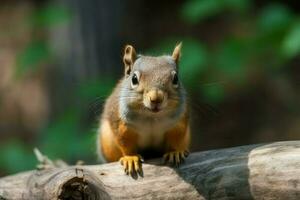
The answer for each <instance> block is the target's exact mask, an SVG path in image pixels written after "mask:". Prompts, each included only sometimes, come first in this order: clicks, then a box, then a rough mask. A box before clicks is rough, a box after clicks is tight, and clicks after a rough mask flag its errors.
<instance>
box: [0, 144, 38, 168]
mask: <svg viewBox="0 0 300 200" xmlns="http://www.w3.org/2000/svg"><path fill="white" fill-rule="evenodd" d="M0 152H1V154H0V167H1V169H5V170H6V171H7V172H8V173H9V174H13V173H16V172H19V171H24V170H30V169H33V168H34V167H35V164H36V159H35V157H34V154H33V151H32V150H31V149H30V148H29V149H28V147H26V146H25V145H24V144H23V143H22V142H21V141H18V140H15V141H10V142H6V144H4V145H1V146H0Z"/></svg>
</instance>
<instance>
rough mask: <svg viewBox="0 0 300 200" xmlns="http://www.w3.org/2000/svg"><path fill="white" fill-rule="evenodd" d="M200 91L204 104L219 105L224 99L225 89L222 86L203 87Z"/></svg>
mask: <svg viewBox="0 0 300 200" xmlns="http://www.w3.org/2000/svg"><path fill="white" fill-rule="evenodd" d="M201 91H202V94H203V97H204V99H205V102H208V103H213V104H217V103H220V102H221V101H222V100H223V99H224V97H225V89H224V86H223V85H222V84H215V85H210V86H203V87H202V89H201Z"/></svg>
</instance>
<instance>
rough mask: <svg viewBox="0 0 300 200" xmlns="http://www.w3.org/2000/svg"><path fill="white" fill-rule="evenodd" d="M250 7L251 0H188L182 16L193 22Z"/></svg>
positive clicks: (182, 10) (183, 7)
mask: <svg viewBox="0 0 300 200" xmlns="http://www.w3.org/2000/svg"><path fill="white" fill-rule="evenodd" d="M250 7H251V1H250V0H188V1H186V2H185V3H184V4H183V6H182V9H181V16H182V18H183V19H184V20H185V21H186V22H189V23H192V24H193V23H196V22H199V21H201V20H203V19H206V18H209V17H212V16H215V15H217V14H220V13H222V12H224V11H230V12H243V11H246V10H248V8H250Z"/></svg>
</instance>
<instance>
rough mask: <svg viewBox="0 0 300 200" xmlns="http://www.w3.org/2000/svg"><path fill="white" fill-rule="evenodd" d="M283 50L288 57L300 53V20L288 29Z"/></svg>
mask: <svg viewBox="0 0 300 200" xmlns="http://www.w3.org/2000/svg"><path fill="white" fill-rule="evenodd" d="M282 52H283V54H284V55H285V56H286V57H289V58H290V57H294V56H296V55H298V54H299V53H300V21H297V22H296V23H294V24H293V25H292V27H291V28H290V29H289V30H288V33H287V35H286V36H285V38H284V40H283V43H282Z"/></svg>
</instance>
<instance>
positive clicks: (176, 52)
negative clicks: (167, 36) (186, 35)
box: [172, 42, 182, 64]
mask: <svg viewBox="0 0 300 200" xmlns="http://www.w3.org/2000/svg"><path fill="white" fill-rule="evenodd" d="M181 46H182V43H181V42H180V43H179V44H177V45H176V47H175V49H174V50H173V53H172V58H173V59H174V61H175V62H176V64H178V62H179V59H180V56H181Z"/></svg>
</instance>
